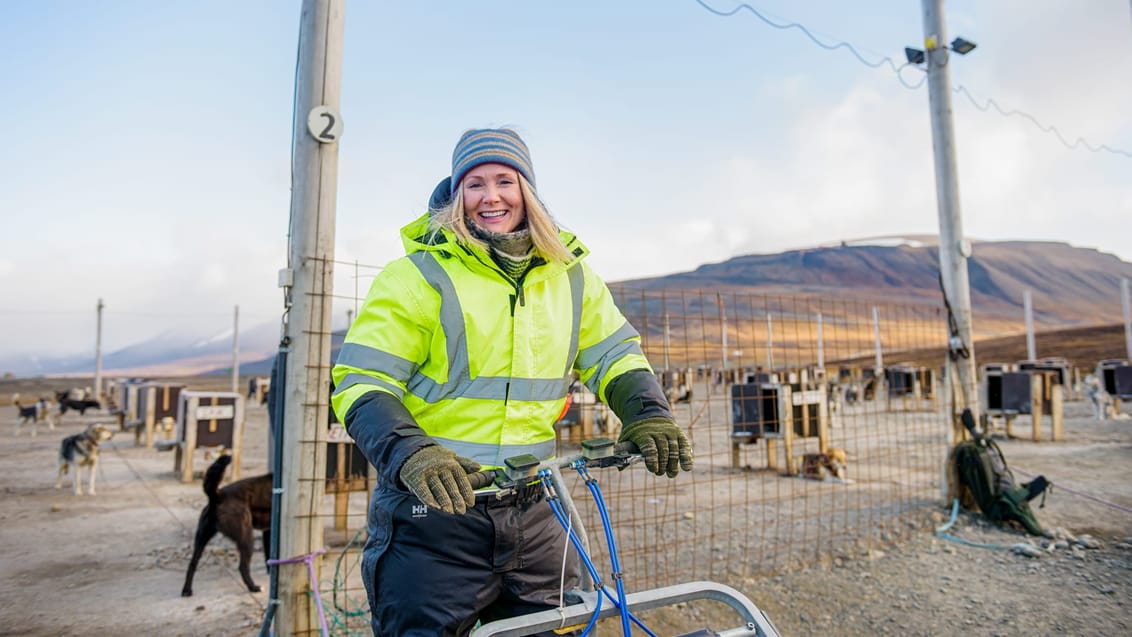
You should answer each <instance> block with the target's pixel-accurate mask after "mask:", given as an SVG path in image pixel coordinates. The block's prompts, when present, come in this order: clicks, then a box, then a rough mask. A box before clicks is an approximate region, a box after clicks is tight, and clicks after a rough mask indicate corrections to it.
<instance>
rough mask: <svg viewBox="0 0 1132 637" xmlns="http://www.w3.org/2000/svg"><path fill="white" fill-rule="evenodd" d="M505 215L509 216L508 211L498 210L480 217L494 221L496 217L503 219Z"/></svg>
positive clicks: (484, 213) (482, 214)
mask: <svg viewBox="0 0 1132 637" xmlns="http://www.w3.org/2000/svg"><path fill="white" fill-rule="evenodd" d="M505 214H507V211H506V210H496V211H492V212H481V213H480V216H481V217H486V218H488V219H494V218H495V217H502V216H503V215H505Z"/></svg>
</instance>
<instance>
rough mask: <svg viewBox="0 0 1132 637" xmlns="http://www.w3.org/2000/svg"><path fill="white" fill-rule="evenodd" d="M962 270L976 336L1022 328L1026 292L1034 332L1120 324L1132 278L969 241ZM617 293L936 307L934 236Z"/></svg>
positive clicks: (1025, 248)
mask: <svg viewBox="0 0 1132 637" xmlns="http://www.w3.org/2000/svg"><path fill="white" fill-rule="evenodd" d="M967 271H968V278H969V281H970V288H971V307H972V313H973V315H974V322H975V328H976V337H977V338H979V337H989V336H994V335H999V334H1002V333H1006V332H1010V331H1017V330H1018V329H1020V326H1021V329H1024V325H1025V322H1024V319H1025V317H1024V310H1023V297H1024V293H1025V291H1026V290H1029V291H1030V295H1031V300H1032V307H1033V310H1034V324H1035V330H1040V329H1059V328H1066V327H1074V326H1084V325H1099V324H1106V323H1119V322H1120V321H1122V320H1123V310H1122V306H1121V298H1120V281H1121V279H1132V263H1128V262H1126V261H1122V260H1121V259H1119V258H1118V257H1116V256H1114V255H1111V254H1106V253H1103V252H1100V251H1098V250H1094V249H1089V248H1078V247H1074V246H1071V245H1069V244H1066V243H1058V242H1047V241H997V242H996V241H977V242H972V253H971V256H970V257H969V258H968V260H967ZM620 285H622V286H624V287H627V288H644V289H666V290H675V289H705V288H706V289H723V288H727V289H739V290H743V291H748V292H765V293H775V294H802V295H821V296H823V297H826V298H834V299H854V300H863V299H876V300H883V301H884V302H887V303H922V302H930V303H942V300H941V299H942V294H941V292H940V284H939V248H938V242H937V241H936V238H935V237H913V238H893V237H884V238H879V239H874V240H859V241H854V242H843V243H841V244H839V245H835V246H820V247H815V248H806V249H800V250H791V251H788V252H781V253H777V254H753V255H745V256H739V257H734V258H731V259H728V260H726V261H722V262H719V263H710V264H705V265H702V266H700V267H698V268H696V269H695V270H693V271H691V272H684V273H678V274H671V275H667V276H663V277H653V278H645V279H636V280H632V281H624V282H621V283H620Z"/></svg>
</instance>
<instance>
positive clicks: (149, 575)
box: [0, 386, 1132, 637]
mask: <svg viewBox="0 0 1132 637" xmlns="http://www.w3.org/2000/svg"><path fill="white" fill-rule="evenodd" d="M21 389H22V388H21ZM0 392H3V393H11V388H9V387H4V386H0ZM1070 405H1071V406H1067V418H1066V426H1065V427H1066V437H1067V440H1066V441H1065V442H1059V443H1050V442H1042V443H1035V442H1033V441H1028V440H1021V439H1016V440H1005V439H1004V440H1001V441H1000V445H1001V446H1002V448H1003V452H1004V454H1005V455H1006V457H1007V459H1008V460H1009V461H1010V463H1011V466H1012V467H1013V468H1014V470H1015V472H1016V474H1018V477H1020V478H1026V477H1027V476H1026V474H1038V473H1040V474H1043V475H1046V476H1047V477H1048V478H1050V479H1051V480H1052V481H1053V482H1054V483H1055V489H1054V491H1053V493H1052V494H1050V495H1049V497H1048V500H1047V504H1046V507H1045V508H1043V509H1038V510H1037V514H1038V518H1039V520H1041V522H1042V523H1043V525H1044V526H1045V527H1046V528H1047V529H1050V530H1052V531H1054V532H1055V533H1054V536H1055V537H1054V538H1049V539H1047V538H1033V537H1031V536H1027V535H1025V534H1023V533H1021V532H1019V531H1016V530H1012V529H1004V528H999V527H995V526H992V525H988V524H986V523H984V522H983V521H982V520H981V519H980V518H979V517H977V516H975V515H973V514H969V513H965V512H963V513H960V514H959V516H958V519H957V520H956V522H955V523H954V525H953V526H952V527H951V529H950V533H951V534H952V535H954V536H955V537H956V538H959V539H960V540H962V541H964V542H967V543H961V542H957V541H949V540H946V539H943V538H940V537H937V536H935V535H933V533H932V530H933V529H935V528H936V527H938V526H940V525H942V524H944V523H946V522H947V521H948V519H949V517H950V509H948V508H946V507H945V506H944V505H943V503H942V502H941V503H940V504H939V506H938V507H935V508H933V509H930V510H927V511H923V512H922V513H919V514H916V515H915V518H914V519H908V520H906V521H902V522H901V523H902V524H905V525H906V526H907V527H908V528H907V530H906V532H904V533H901V534H900V537H901V538H903V539H902V540H901V541H900V542H899V543H897V544H894V545H891V546H886V547H884V548H882V549H876V548H874V549H872V550H870V551H868V552H863V553H860V554H846V555H842V556H839V557H838V558H837V559H835V560H833V562H832V563H831V564H828V565H823V566H814V567H811V568H809V569H806V570H802V571H795V572H790V573H787V574H783V575H777V576H771V577H760V578H756V579H751V580H746V581H744V582H740V583H739V584H740V586H738V588H741V590H743V591H744V592H745V593H747V594H748V595H749V596H750V597H751V598H752V599H753V600H754V601H755V602H756V603H757V604H758V605H759V606H760V608H762V609H763V610H764V611H765V612H766V614H767V615H768V616H769V617H770V619H771V620H772V621H773V622H774V624H775V625H776V626H777V627H778V629H779V630H780V632H781V633H782V634H783V635H796V636H802V635H820V636H829V635H878V634H893V635H959V634H962V635H988V636H992V635H1000V636H1003V637H1006V636H1013V635H1018V636H1022V635H1025V636H1032V635H1106V636H1107V635H1112V636H1117V635H1127V634H1132V629H1130V626H1132V601H1130V600H1132V568H1130V564H1132V480H1130V479H1129V478H1130V477H1132V474H1130V472H1129V470H1128V467H1129V466H1132V419H1120V420H1109V421H1096V420H1093V419H1092V418H1090V417H1088V414H1087V410H1086V408H1085V406H1084V405H1083V404H1081V403H1071V404H1070ZM1127 410H1128V408H1127V407H1126V408H1125V411H1127ZM248 417H249V432H257V431H258V432H260V433H249V437H248V439H247V440H248V441H249V442H250V443H251V444H252V445H253V446H254V445H256V444H260V438H261V435H260V434H261V433H262V431H263V429H262V427H264V423H265V421H266V418H265V414H264V412H263V410H262V408H259V407H256V408H252V409H249V415H248ZM98 420H105V415H104V414H102V415H99V414H93V415H90V414H88V415H87V416H86V417H84V418H79V417H70V416H69V417H68V418H67V419H66V421H65V422H64V423H63V424H61V425H60V426H59V427H58V428H57V429H56V430H54V431H41V432H40V434H39V436H38V437H36V438H31V437H30V436H28V435H27V434H26V433H25V434H24V435H22V436H19V437H16V436H15V435H14V429H13V428H12V427H5V428H3V429H2V430H0V489H2V492H3V494H4V497H3V498H2V499H0V550H2V551H3V553H4V559H3V560H2V561H0V601H2V602H3V603H2V604H0V635H104V634H121V635H217V636H221V635H223V636H231V635H254V634H257V632H258V627H259V623H260V619H261V618H262V616H263V610H264V607H265V602H266V595H267V594H266V593H255V594H251V593H248V592H247V591H246V589H244V588H243V585H242V584H241V583H240V581H239V578H238V576H237V574H236V561H237V560H236V556H235V551H234V549H233V545H232V544H231V543H230V542H227V541H226V540H216V541H214V542H213V543H212V544H211V545H210V547H209V548H210V552H209V555H208V556H207V557H206V559H205V561H204V562H203V563H202V566H201V569H200V571H198V573H197V580H196V586H195V588H196V595H195V596H194V597H192V598H182V597H180V595H179V592H180V587H181V583H182V579H183V577H184V568H185V565H186V563H187V559H188V549H189V546H190V543H191V537H192V529H193V528H194V527H195V524H196V518H197V516H198V515H199V511H200V507H201V506H202V505H203V503H204V496H203V494H202V493H201V492H200V483H199V481H198V482H194V483H192V484H182V483H180V482H179V481H178V480H176V479H175V478H174V476H173V474H172V456H171V454H159V453H157V452H154V451H152V450H149V449H144V448H140V447H134V446H133V441H132V439H131V438H130V437H128V436H118V437H115V439H114V440H112V441H111V442H110V443H109V444H108V445H107V448H106V449H105V450H104V452H103V464H102V468H101V469H100V474H99V482H98V488H99V493H98V495H97V496H94V497H83V498H76V497H75V496H73V495H71V494H70V493H68V490H67V489H63V490H61V491H57V490H55V489H54V481H55V450H56V448H57V446H58V441H59V440H60V439H61V438H62V437H63V436H64V435H67V434H70V433H76V432H78V431H80V430H81V429H82V428H83V427H84V426H85V425H86V424H87V423H89V422H95V421H98ZM1019 424H1020V425H1021V423H1019ZM257 428H258V429H257ZM1015 429H1016V431H1018V432H1021V431H1025V430H1026V426H1017V427H1016V428H1015ZM246 451H247V452H248V455H246V456H245V457H246V458H247V459H249V460H246V461H245V466H244V474H245V475H254V474H256V473H258V472H260V471H262V470H263V469H264V467H263V465H262V463H257V462H256V460H255V459H256V458H259V457H262V453H260V451H261V450H260V451H256V452H254V453H253V452H252V448H248V449H246ZM971 543H976V544H985V545H995V546H1001V547H1005V548H984V547H978V546H972V545H971ZM1019 543H1021V544H1027V545H1029V546H1031V549H1029V550H1027V551H1025V552H1017V551H1015V550H1014V549H1012V548H1011V547H1012V546H1013V545H1015V544H1019ZM263 573H264V571H263V564H262V557H261V556H259V555H258V554H257V555H256V557H255V560H254V561H253V575H254V576H255V577H256V578H257V579H260V580H262V582H261V584H266V580H267V578H266V576H265V575H264V574H263ZM733 585H734V583H733ZM649 618H650V625H653V627H654V628H655V629H656V630H657V633H658V634H660V635H673V634H680V633H683V632H688V631H689V630H691V629H690V628H689V626H703V625H711V626H712V627H714V628H717V629H722V628H727V627H730V626H734V624H735V621H734V619H735V617H734V614H733V613H724V612H721V611H720V610H719V609H718V608H716V605H715V604H710V603H705V604H704V605H703V606H702V607H701V606H700V605H699V603H697V604H695V605H685V606H682V607H678V608H672V609H665V610H663V611H655V612H654V614H653V615H651V616H649ZM601 634H602V635H614V634H616V633H615V632H614V631H613V626H612V625H608V624H607V625H605V626H603V627H602V629H601Z"/></svg>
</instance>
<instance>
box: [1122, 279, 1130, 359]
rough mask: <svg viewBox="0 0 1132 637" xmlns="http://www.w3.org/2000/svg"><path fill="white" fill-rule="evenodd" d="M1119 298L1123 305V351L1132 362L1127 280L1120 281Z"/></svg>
mask: <svg viewBox="0 0 1132 637" xmlns="http://www.w3.org/2000/svg"><path fill="white" fill-rule="evenodd" d="M1120 298H1121V300H1122V302H1123V304H1124V349H1125V351H1126V352H1127V354H1128V360H1130V361H1132V297H1130V296H1129V293H1128V279H1121V280H1120Z"/></svg>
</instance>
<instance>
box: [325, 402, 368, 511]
mask: <svg viewBox="0 0 1132 637" xmlns="http://www.w3.org/2000/svg"><path fill="white" fill-rule="evenodd" d="M327 411H328V412H329V416H328V417H327V420H329V428H328V429H327V432H326V492H327V493H338V492H345V491H365V490H367V485H366V480H367V479H368V478H369V461H368V460H366V457H365V456H364V455H363V454H362V451H361V450H360V449H358V445H356V444H354V439H353V438H352V437H351V436H350V434H348V433H346V427H345V426H344V425H342V423H340V422H338V415H337V414H335V413H334V409H328V410H327Z"/></svg>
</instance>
